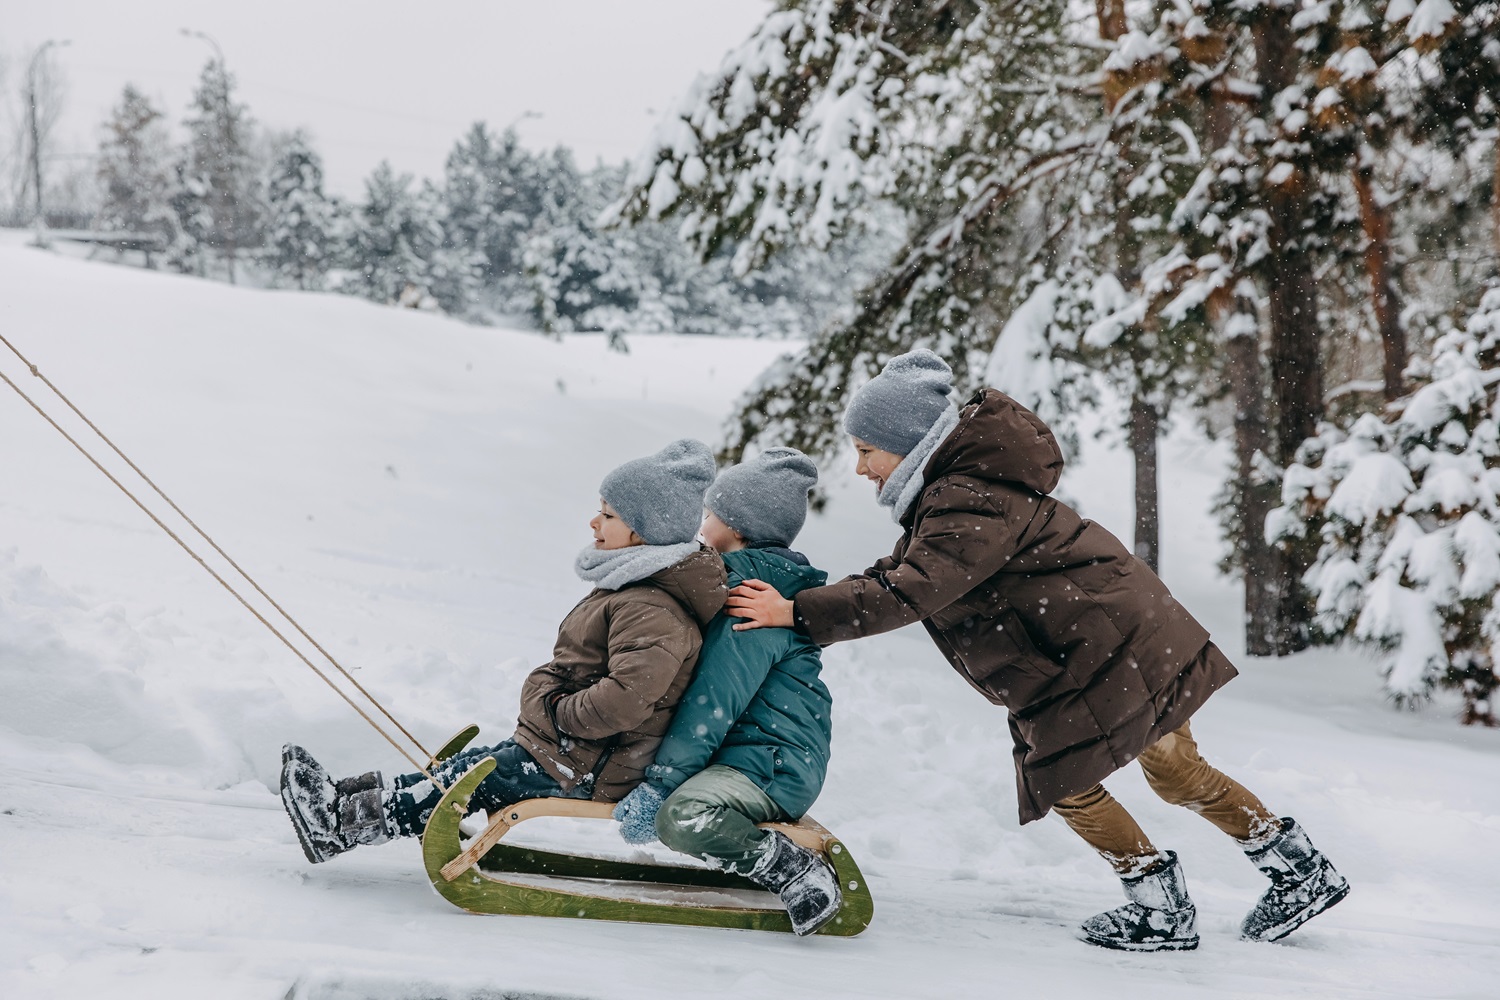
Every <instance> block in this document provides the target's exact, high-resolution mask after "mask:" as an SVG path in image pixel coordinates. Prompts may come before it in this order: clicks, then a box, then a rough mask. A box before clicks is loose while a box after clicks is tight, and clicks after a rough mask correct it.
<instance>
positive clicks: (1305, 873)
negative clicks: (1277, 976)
mask: <svg viewBox="0 0 1500 1000" xmlns="http://www.w3.org/2000/svg"><path fill="white" fill-rule="evenodd" d="M1245 857H1247V858H1249V859H1250V861H1251V863H1252V864H1254V865H1255V867H1257V868H1259V869H1260V870H1261V872H1263V873H1264V874H1265V875H1266V877H1268V878H1269V879H1270V880H1271V888H1269V889H1267V890H1266V894H1265V895H1264V896H1262V897H1260V901H1259V902H1257V903H1256V904H1255V907H1254V909H1252V910H1251V911H1250V913H1249V915H1247V916H1246V917H1245V922H1244V923H1243V924H1241V925H1240V935H1241V936H1242V937H1244V938H1245V939H1246V940H1249V941H1278V940H1280V939H1281V938H1284V937H1286V936H1287V935H1288V934H1290V933H1291V932H1292V931H1294V930H1296V929H1297V928H1298V927H1301V926H1302V925H1303V924H1305V923H1307V921H1309V920H1311V919H1312V918H1313V917H1316V916H1317V915H1318V914H1320V913H1322V912H1323V911H1324V910H1326V909H1328V908H1329V907H1330V906H1332V905H1333V904H1335V903H1337V902H1338V901H1339V900H1341V899H1343V898H1344V897H1345V896H1347V895H1349V882H1348V880H1347V879H1345V878H1344V876H1342V875H1340V874H1339V873H1338V872H1337V871H1336V870H1335V869H1334V867H1333V865H1332V864H1330V863H1329V861H1328V858H1327V856H1325V855H1324V854H1323V852H1322V851H1320V850H1318V849H1317V848H1316V847H1314V846H1313V845H1312V841H1311V840H1309V839H1308V838H1307V833H1306V831H1304V830H1303V829H1302V827H1301V826H1299V825H1298V824H1297V821H1296V820H1294V819H1292V818H1291V817H1290V816H1287V817H1284V818H1283V819H1282V820H1281V832H1280V833H1278V834H1277V835H1276V839H1275V840H1272V841H1271V842H1270V843H1269V844H1266V845H1264V846H1262V847H1258V848H1247V849H1246V851H1245Z"/></svg>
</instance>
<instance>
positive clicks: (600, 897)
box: [422, 757, 875, 937]
mask: <svg viewBox="0 0 1500 1000" xmlns="http://www.w3.org/2000/svg"><path fill="white" fill-rule="evenodd" d="M494 768H495V761H494V758H490V757H487V758H485V759H484V760H482V761H480V762H479V763H478V764H476V765H475V766H474V767H472V768H471V769H470V770H469V771H467V772H466V773H465V774H464V775H463V777H462V778H460V779H459V780H458V781H457V782H455V783H454V785H453V787H452V788H450V789H449V790H448V793H447V794H446V795H444V796H443V799H442V801H441V802H440V803H439V804H438V806H437V808H436V809H434V810H433V813H432V817H431V818H430V819H429V820H428V823H427V829H426V831H425V832H424V833H423V835H422V856H423V861H424V863H425V865H426V868H427V875H428V878H429V879H430V880H431V881H432V885H433V888H434V889H436V890H437V892H438V894H439V895H441V896H442V897H443V898H444V899H447V900H448V901H449V902H450V903H453V904H454V905H455V906H458V907H459V908H461V909H464V910H468V911H470V912H472V913H496V914H516V915H530V916H556V917H581V918H585V919H594V920H625V921H635V922H640V923H665V924H685V925H692V926H706V927H740V928H746V929H751V930H770V931H786V932H790V931H791V929H792V925H791V921H790V920H789V919H788V918H787V915H786V913H785V912H784V911H783V910H781V909H780V908H779V907H777V908H775V909H760V908H754V907H745V906H729V905H713V904H709V905H697V904H695V903H693V902H682V903H658V902H651V901H645V900H634V899H620V898H617V897H613V896H610V895H604V894H596V893H591V892H587V891H576V890H570V889H563V888H547V887H543V886H538V885H537V884H535V883H532V882H518V881H515V880H514V876H520V875H530V876H537V875H544V876H552V877H560V878H568V879H575V880H576V879H587V880H593V881H595V882H597V883H598V884H599V888H600V889H601V890H602V889H605V888H609V887H611V885H614V886H618V885H620V884H631V883H634V884H643V883H652V884H656V885H660V886H667V887H671V888H679V887H681V888H683V889H685V890H687V891H689V892H691V891H694V890H697V891H700V892H701V891H707V890H711V889H736V890H743V889H752V890H755V889H756V887H755V886H754V884H753V883H751V882H749V881H748V880H747V879H744V878H742V877H741V876H738V875H733V874H730V873H728V872H722V871H717V870H714V869H707V868H694V867H689V866H684V865H669V864H648V863H640V862H622V861H614V860H611V859H608V858H591V857H585V856H577V855H569V854H558V853H554V852H549V851H540V850H533V849H530V848H524V847H515V846H512V845H509V844H503V843H501V842H500V841H501V839H502V838H503V837H504V836H505V834H506V833H507V832H509V830H510V829H511V828H512V827H514V826H516V825H518V824H520V823H522V822H524V821H525V820H527V819H532V818H536V817H538V816H572V817H581V818H591V819H607V818H609V816H610V814H611V813H612V811H613V808H614V807H613V806H612V805H610V804H609V803H602V802H591V801H586V800H582V799H562V798H549V799H528V800H526V801H524V802H519V803H516V804H515V805H514V806H512V807H510V808H509V809H506V810H504V811H503V812H501V813H498V814H497V815H495V816H494V817H491V819H490V823H489V825H488V826H487V827H486V828H485V830H484V832H483V833H482V834H480V836H479V837H477V838H475V840H474V841H473V842H472V843H471V844H470V845H469V846H468V848H464V846H463V844H462V843H461V839H460V832H459V822H460V821H461V820H462V819H463V818H464V816H465V815H467V813H468V804H469V798H470V797H471V796H472V795H473V793H474V789H475V788H476V787H478V785H479V783H480V782H481V781H483V780H484V778H485V777H486V776H488V775H489V773H490V772H491V771H492V770H494ZM766 826H768V827H771V828H774V829H778V830H781V831H782V832H783V833H785V834H786V835H787V836H788V837H790V838H792V839H793V840H795V841H796V842H797V843H798V844H800V845H802V846H804V847H807V848H809V849H811V850H817V851H819V852H820V853H822V854H823V855H824V857H825V858H826V859H827V860H828V862H829V863H830V864H831V865H832V866H833V870H834V872H835V874H836V875H837V876H838V879H839V884H840V887H841V889H842V892H843V896H844V905H843V907H842V908H841V909H840V911H839V913H838V915H837V916H836V917H834V919H833V920H831V921H829V923H828V924H827V925H825V926H824V927H823V928H822V929H821V930H819V931H818V933H819V934H828V935H836V936H846V937H847V936H852V935H854V934H858V933H860V932H861V931H863V930H864V929H865V928H866V927H868V926H869V925H870V920H871V918H872V917H873V916H874V912H875V904H874V900H873V899H872V898H871V896H870V890H869V887H868V886H867V885H865V881H864V876H863V875H862V874H861V873H860V870H859V866H858V865H856V864H855V862H854V859H853V858H852V857H851V856H850V855H849V852H848V851H847V850H846V849H845V848H844V845H843V844H842V843H841V842H839V840H838V839H837V838H836V837H834V836H833V834H832V833H830V832H829V831H828V830H827V829H825V828H824V827H822V826H820V825H819V824H817V823H816V822H813V821H812V820H809V819H806V818H804V819H803V820H802V821H801V822H798V823H779V824H766ZM507 875H509V876H512V879H511V880H509V881H508V880H507V878H506V876H507ZM756 891H759V890H756Z"/></svg>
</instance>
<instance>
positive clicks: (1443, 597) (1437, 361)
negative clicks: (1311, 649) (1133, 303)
mask: <svg viewBox="0 0 1500 1000" xmlns="http://www.w3.org/2000/svg"><path fill="white" fill-rule="evenodd" d="M1429 361H1430V365H1429V370H1430V373H1431V374H1430V378H1429V380H1428V381H1427V382H1426V383H1425V384H1424V385H1422V386H1421V387H1420V388H1418V389H1417V390H1416V391H1415V392H1414V393H1412V395H1411V396H1410V397H1409V398H1407V399H1406V400H1405V401H1404V404H1403V405H1402V406H1401V408H1400V411H1399V413H1396V414H1394V415H1392V416H1389V417H1388V418H1386V419H1384V420H1382V419H1381V418H1379V417H1377V416H1375V415H1374V414H1368V413H1367V414H1365V415H1363V416H1361V417H1359V418H1358V419H1357V420H1356V421H1355V422H1354V423H1353V425H1352V426H1350V427H1349V428H1348V429H1347V430H1340V429H1338V428H1335V427H1333V426H1325V427H1324V428H1323V430H1322V432H1321V433H1320V434H1319V436H1318V437H1317V438H1315V439H1313V440H1310V441H1308V442H1307V443H1306V445H1304V448H1303V456H1302V457H1303V458H1304V461H1303V462H1301V463H1297V464H1294V465H1292V466H1290V467H1289V468H1288V469H1287V470H1286V473H1285V476H1284V477H1283V480H1282V506H1281V507H1280V508H1278V509H1277V510H1275V511H1273V512H1272V517H1271V518H1270V519H1269V520H1268V522H1267V527H1266V530H1267V535H1268V537H1269V538H1270V539H1271V540H1272V541H1274V542H1279V543H1285V542H1288V541H1290V540H1293V539H1299V538H1309V539H1316V540H1317V542H1318V549H1317V559H1316V561H1315V562H1314V563H1313V565H1312V568H1311V569H1309V570H1308V572H1307V575H1306V583H1307V586H1308V588H1309V590H1310V591H1311V592H1312V593H1313V594H1314V595H1315V597H1316V600H1317V606H1316V609H1317V617H1316V625H1317V628H1318V630H1319V633H1320V635H1321V637H1322V638H1323V639H1325V640H1326V641H1349V642H1354V643H1359V644H1363V645H1368V646H1371V647H1373V648H1375V649H1377V650H1379V654H1380V657H1381V664H1382V669H1383V670H1384V673H1385V685H1386V690H1387V691H1388V692H1389V693H1390V695H1391V697H1393V698H1394V699H1396V700H1397V701H1398V702H1401V703H1403V704H1413V703H1417V702H1420V701H1422V700H1424V699H1425V698H1427V697H1428V696H1429V695H1430V694H1431V692H1432V690H1433V689H1434V688H1435V687H1437V686H1444V687H1451V688H1456V689H1458V690H1459V691H1460V692H1461V693H1462V695H1463V699H1464V708H1463V719H1464V721H1465V722H1470V723H1483V724H1485V725H1496V724H1497V713H1496V709H1495V705H1494V695H1495V691H1496V688H1497V687H1500V677H1497V675H1496V664H1497V663H1500V499H1497V498H1500V408H1497V387H1500V287H1497V288H1494V289H1492V290H1491V291H1490V292H1488V293H1487V294H1486V295H1485V296H1484V299H1483V301H1482V302H1481V304H1480V306H1479V309H1478V310H1477V311H1476V312H1475V313H1474V314H1473V315H1472V316H1471V317H1470V318H1469V320H1468V322H1467V323H1466V324H1465V326H1464V328H1463V329H1460V330H1454V331H1453V332H1451V333H1449V334H1447V335H1445V336H1443V337H1442V338H1440V339H1439V340H1438V341H1437V342H1436V343H1435V344H1434V345H1433V347H1432V351H1431V357H1430V359H1429Z"/></svg>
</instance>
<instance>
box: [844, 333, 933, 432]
mask: <svg viewBox="0 0 1500 1000" xmlns="http://www.w3.org/2000/svg"><path fill="white" fill-rule="evenodd" d="M952 391H953V369H952V368H949V367H948V362H946V361H944V360H943V359H942V358H940V357H938V356H937V355H936V354H934V353H932V352H931V351H929V350H927V348H925V347H921V348H918V349H917V350H915V351H911V352H910V353H908V354H899V355H897V356H896V357H894V358H892V359H891V360H889V361H887V362H886V363H885V368H884V369H882V370H881V372H880V374H879V375H876V376H875V377H874V378H872V379H870V381H868V382H866V383H865V384H864V385H862V386H860V387H859V388H858V389H857V390H856V391H855V393H854V398H853V399H851V400H849V408H848V409H847V410H845V411H844V430H845V431H846V432H848V433H849V434H852V435H854V436H855V437H857V438H859V439H860V440H861V441H864V442H866V443H867V444H873V445H874V446H875V447H877V448H882V449H884V450H885V451H888V452H890V453H891V454H893V455H910V454H911V453H912V449H914V448H916V446H917V445H918V444H919V443H920V442H921V440H922V439H923V438H924V437H926V436H927V432H928V431H930V430H931V429H932V425H933V424H935V423H937V419H938V417H940V416H942V415H943V412H944V411H945V410H947V409H948V407H949V405H950V404H949V402H948V394H949V393H950V392H952Z"/></svg>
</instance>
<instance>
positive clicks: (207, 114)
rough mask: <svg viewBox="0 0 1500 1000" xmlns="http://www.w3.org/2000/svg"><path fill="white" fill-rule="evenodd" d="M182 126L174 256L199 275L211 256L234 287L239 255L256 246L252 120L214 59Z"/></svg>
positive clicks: (258, 202)
mask: <svg viewBox="0 0 1500 1000" xmlns="http://www.w3.org/2000/svg"><path fill="white" fill-rule="evenodd" d="M183 124H184V127H185V128H186V129H187V132H188V143H187V146H186V148H185V149H184V150H183V154H182V158H181V160H180V161H179V164H178V167H177V189H176V191H175V192H174V196H173V199H172V200H173V205H174V208H175V209H176V212H177V216H178V222H179V227H180V231H181V237H182V245H181V246H180V247H179V249H178V254H177V256H178V259H179V260H180V261H182V262H183V263H184V264H185V265H186V266H188V267H191V268H192V269H194V270H196V271H198V273H200V274H201V273H203V269H204V257H203V254H204V252H205V251H207V252H212V253H215V254H217V255H218V256H219V257H220V258H221V259H222V261H223V263H224V266H225V270H226V272H227V274H228V278H229V281H230V282H231V283H233V282H234V280H235V265H236V262H237V261H238V260H239V258H240V256H241V255H242V254H243V253H244V252H245V251H248V250H253V249H255V248H256V247H257V246H258V245H259V241H260V221H261V213H262V204H261V191H260V179H259V171H258V170H257V169H256V165H255V159H254V156H253V155H252V153H251V128H252V123H251V119H250V117H249V114H248V112H247V111H246V109H245V106H244V105H243V104H239V103H236V101H235V100H234V77H232V76H231V75H230V74H229V72H228V71H227V70H225V68H224V65H223V63H221V62H220V61H219V60H217V59H211V60H209V62H208V64H207V65H206V66H204V67H203V75H202V76H201V77H200V78H199V81H198V89H197V90H196V91H194V93H193V101H192V104H191V105H190V106H189V114H188V117H187V119H186V121H185V122H184V123H183Z"/></svg>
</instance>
